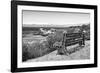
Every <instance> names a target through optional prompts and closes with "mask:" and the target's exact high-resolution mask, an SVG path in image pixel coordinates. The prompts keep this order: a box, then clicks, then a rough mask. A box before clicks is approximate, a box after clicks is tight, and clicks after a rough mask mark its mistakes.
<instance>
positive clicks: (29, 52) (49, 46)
mask: <svg viewBox="0 0 100 73" xmlns="http://www.w3.org/2000/svg"><path fill="white" fill-rule="evenodd" d="M76 29H80V31H79V32H82V31H83V30H85V31H86V32H85V39H86V40H90V24H88V25H82V26H71V27H66V28H63V29H61V28H56V32H55V33H54V34H49V35H48V36H45V37H46V40H45V41H42V42H40V41H37V42H34V43H31V44H29V43H28V42H23V45H22V50H23V51H22V57H23V58H22V59H23V61H26V60H28V59H30V58H37V57H40V56H43V55H45V54H48V53H50V52H52V51H54V50H56V48H55V47H54V46H53V44H54V43H56V42H61V41H62V39H63V31H64V30H65V31H67V32H68V33H73V32H76ZM27 34H32V36H34V35H41V34H42V33H41V32H40V31H39V28H35V29H32V27H31V29H30V28H27V27H25V28H23V38H24V37H26V35H27ZM32 41H34V39H32ZM35 41H36V40H35Z"/></svg>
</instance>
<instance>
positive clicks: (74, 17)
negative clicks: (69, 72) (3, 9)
mask: <svg viewBox="0 0 100 73" xmlns="http://www.w3.org/2000/svg"><path fill="white" fill-rule="evenodd" d="M89 67H97V6H96V5H80V4H63V3H47V2H31V1H11V71H12V72H24V71H42V70H58V69H73V68H89Z"/></svg>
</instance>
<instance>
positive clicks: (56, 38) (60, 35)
mask: <svg viewBox="0 0 100 73" xmlns="http://www.w3.org/2000/svg"><path fill="white" fill-rule="evenodd" d="M62 38H63V33H62V31H57V32H56V33H55V34H50V35H49V36H48V37H47V41H48V48H50V49H53V48H54V47H53V44H54V43H55V42H61V41H62Z"/></svg>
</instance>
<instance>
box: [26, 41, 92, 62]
mask: <svg viewBox="0 0 100 73" xmlns="http://www.w3.org/2000/svg"><path fill="white" fill-rule="evenodd" d="M85 44H86V45H85V47H83V48H80V50H78V51H76V52H74V53H72V54H70V55H68V56H66V55H57V50H56V51H53V52H51V53H50V54H47V55H45V56H43V57H39V58H36V59H30V60H28V61H26V62H39V61H58V60H77V59H89V58H90V41H86V42H85ZM70 47H73V46H70Z"/></svg>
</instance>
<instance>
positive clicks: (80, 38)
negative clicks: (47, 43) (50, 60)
mask: <svg viewBox="0 0 100 73" xmlns="http://www.w3.org/2000/svg"><path fill="white" fill-rule="evenodd" d="M75 44H79V46H84V45H85V38H84V33H64V34H63V40H62V47H61V48H59V49H58V53H59V54H67V55H68V54H69V53H70V52H69V51H68V49H67V46H72V45H75ZM74 51H75V50H74Z"/></svg>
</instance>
